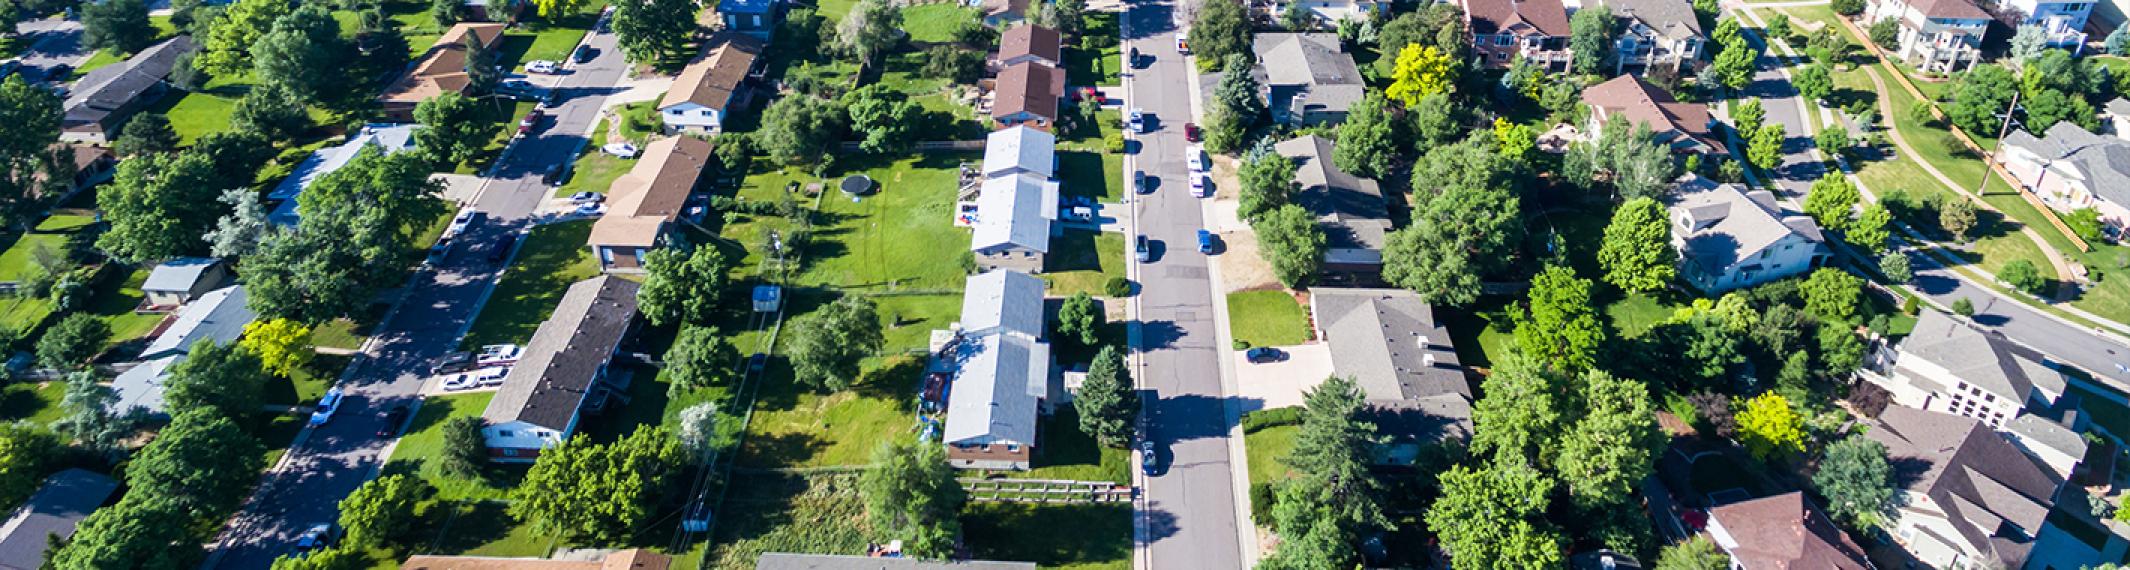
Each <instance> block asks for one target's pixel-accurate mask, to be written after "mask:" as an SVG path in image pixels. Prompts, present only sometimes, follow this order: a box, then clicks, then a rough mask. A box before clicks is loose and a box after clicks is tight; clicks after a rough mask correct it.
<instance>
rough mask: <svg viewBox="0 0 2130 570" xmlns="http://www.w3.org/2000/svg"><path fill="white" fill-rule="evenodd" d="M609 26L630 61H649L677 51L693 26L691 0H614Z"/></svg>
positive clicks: (690, 33) (693, 12)
mask: <svg viewBox="0 0 2130 570" xmlns="http://www.w3.org/2000/svg"><path fill="white" fill-rule="evenodd" d="M613 6H614V16H613V19H612V20H611V22H610V24H609V25H610V27H612V28H613V29H614V36H615V37H616V39H618V40H619V43H620V44H621V52H622V53H623V54H624V55H627V56H628V59H629V61H630V62H631V63H638V64H643V63H652V62H656V61H659V60H660V59H662V58H665V57H666V56H669V55H673V54H678V53H680V51H681V49H683V46H685V45H686V44H687V43H688V40H689V38H691V37H693V36H694V34H695V29H696V23H695V22H696V19H695V13H696V11H697V10H700V9H701V8H700V7H699V6H697V5H696V3H695V2H693V1H692V0H615V1H614V2H613Z"/></svg>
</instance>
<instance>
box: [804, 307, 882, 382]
mask: <svg viewBox="0 0 2130 570" xmlns="http://www.w3.org/2000/svg"><path fill="white" fill-rule="evenodd" d="M791 325H792V326H791V328H792V336H791V341H790V342H791V344H790V346H791V350H790V356H791V364H792V371H793V374H794V375H795V376H796V377H797V380H798V381H799V383H800V384H805V385H808V386H813V387H817V388H819V387H826V388H828V389H830V390H843V389H845V388H849V387H850V386H851V383H852V382H854V381H856V380H857V378H858V361H859V359H862V358H865V357H866V356H870V355H872V353H874V352H876V351H879V350H880V345H881V343H883V342H885V340H884V339H882V338H881V336H880V317H879V316H878V315H877V314H876V313H875V309H874V307H873V302H872V301H870V300H867V299H866V298H864V297H858V296H847V297H844V298H841V299H837V300H836V302H834V303H829V304H828V306H825V307H822V308H821V309H820V310H817V311H814V312H812V313H808V314H806V315H804V316H801V317H799V318H797V319H794V320H793V321H792V323H791Z"/></svg>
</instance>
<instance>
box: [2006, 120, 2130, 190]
mask: <svg viewBox="0 0 2130 570" xmlns="http://www.w3.org/2000/svg"><path fill="white" fill-rule="evenodd" d="M2116 101H2121V99H2117V100H2116ZM2109 105H2111V106H2112V105H2114V102H2110V103H2109ZM2044 135H2045V136H2043V137H2039V138H2037V137H2035V136H2034V134H2033V133H2029V132H2027V131H2026V129H2020V130H2017V131H2013V132H2012V134H2010V135H2005V137H2004V146H2007V147H2018V148H2023V149H2026V150H2027V151H2029V152H2032V153H2034V154H2037V155H2040V156H2041V158H2042V159H2044V160H2048V161H2051V162H2067V163H2070V165H2071V166H2073V167H2075V168H2076V169H2077V170H2078V172H2079V173H2080V174H2082V175H2084V176H2085V177H2086V181H2087V184H2086V187H2087V188H2089V189H2091V190H2092V192H2093V193H2094V194H2095V195H2097V196H2099V197H2100V198H2101V199H2103V200H2107V201H2110V202H2114V203H2116V204H2117V205H2122V206H2130V141H2126V140H2123V139H2119V138H2115V137H2110V136H2103V135H2097V134H2093V133H2091V132H2088V131H2086V130H2085V129H2084V128H2082V127H2079V126H2078V124H2076V123H2072V122H2070V121H2057V122H2056V124H2055V125H2054V126H2050V127H2049V130H2048V131H2046V132H2045V133H2044Z"/></svg>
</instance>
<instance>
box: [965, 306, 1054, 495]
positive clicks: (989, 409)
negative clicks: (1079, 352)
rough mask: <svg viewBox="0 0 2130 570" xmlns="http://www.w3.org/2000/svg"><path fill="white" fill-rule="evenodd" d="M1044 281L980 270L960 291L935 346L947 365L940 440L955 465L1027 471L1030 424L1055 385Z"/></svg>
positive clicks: (1032, 448) (1032, 438) (1032, 446)
mask: <svg viewBox="0 0 2130 570" xmlns="http://www.w3.org/2000/svg"><path fill="white" fill-rule="evenodd" d="M1043 287H1044V284H1043V280H1042V279H1038V278H1036V277H1033V276H1030V275H1028V274H1026V273H1021V272H1018V271H1004V270H998V271H987V272H984V273H979V274H977V275H975V276H972V277H970V278H969V281H968V286H967V287H966V288H964V289H963V294H962V312H961V319H962V320H961V325H960V326H961V329H960V331H959V335H958V336H957V338H956V339H955V340H954V341H953V342H951V343H949V344H948V345H947V347H946V348H944V349H942V350H941V351H940V358H941V359H942V360H944V361H946V362H948V363H950V364H949V366H950V368H952V369H953V370H954V373H953V374H954V378H953V382H952V384H951V387H950V388H949V389H948V390H947V423H946V427H945V429H944V430H943V431H942V432H941V433H942V436H941V437H940V441H941V442H943V443H944V444H945V445H946V446H947V461H948V462H950V463H952V464H953V465H954V466H955V467H958V468H962V469H1016V470H1020V469H1027V468H1029V467H1030V465H1031V458H1033V457H1034V454H1035V448H1036V446H1037V445H1039V442H1038V441H1037V440H1036V437H1037V434H1036V424H1037V422H1038V420H1039V417H1040V416H1041V414H1042V413H1043V409H1044V408H1045V407H1046V406H1047V405H1048V403H1049V402H1055V401H1056V400H1057V398H1058V397H1059V396H1060V392H1061V391H1062V389H1061V387H1059V386H1057V385H1056V383H1054V382H1052V381H1051V379H1050V377H1051V374H1050V343H1047V342H1044V341H1043V340H1042V337H1043V329H1044V326H1043V310H1044V309H1043Z"/></svg>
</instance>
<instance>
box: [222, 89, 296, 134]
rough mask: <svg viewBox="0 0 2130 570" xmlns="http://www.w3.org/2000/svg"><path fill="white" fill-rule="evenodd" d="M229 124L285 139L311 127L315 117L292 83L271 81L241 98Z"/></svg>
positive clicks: (248, 130) (231, 114) (237, 128)
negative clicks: (292, 87) (283, 84)
mask: <svg viewBox="0 0 2130 570" xmlns="http://www.w3.org/2000/svg"><path fill="white" fill-rule="evenodd" d="M229 126H230V128H233V129H236V130H238V131H244V132H253V133H258V134H260V135H264V136H265V137H266V138H267V139H269V140H275V141H285V140H289V139H292V138H295V136H296V135H297V134H298V133H301V132H302V131H303V130H304V129H307V128H310V126H311V117H310V115H309V112H308V111H306V110H304V107H303V101H302V100H300V99H298V98H297V97H296V94H295V93H294V92H291V91H289V89H288V87H285V86H282V85H281V84H278V83H268V84H265V85H260V86H258V87H253V88H252V89H251V91H248V92H245V93H244V97H242V98H239V99H237V108H236V110H235V111H232V112H230V115H229Z"/></svg>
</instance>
